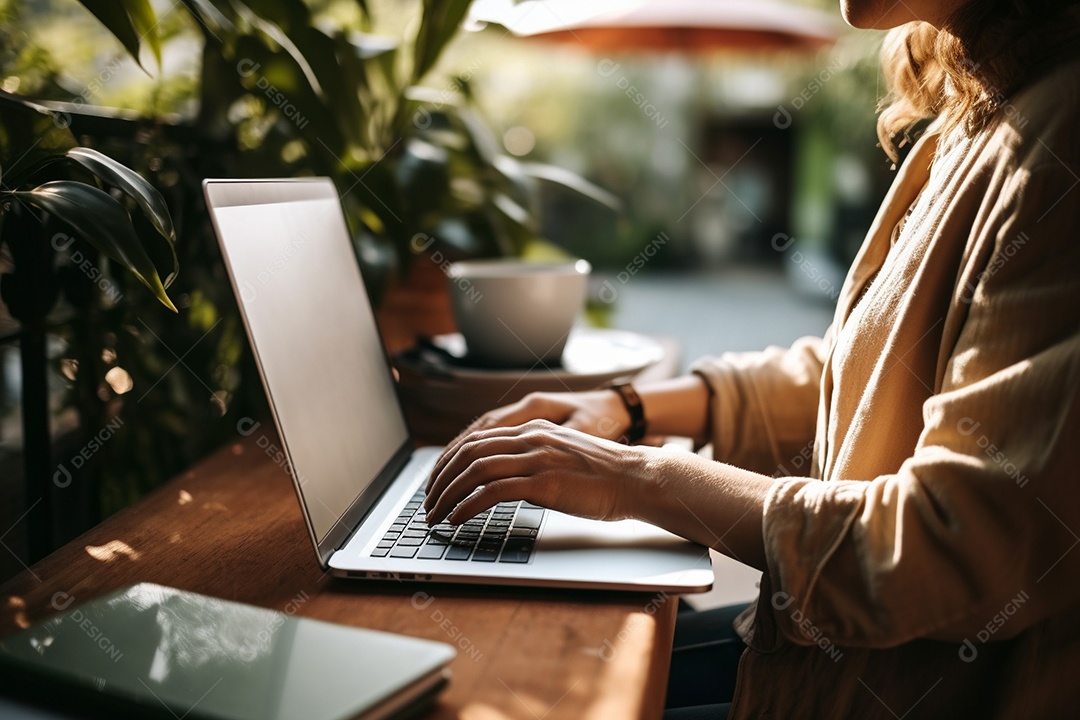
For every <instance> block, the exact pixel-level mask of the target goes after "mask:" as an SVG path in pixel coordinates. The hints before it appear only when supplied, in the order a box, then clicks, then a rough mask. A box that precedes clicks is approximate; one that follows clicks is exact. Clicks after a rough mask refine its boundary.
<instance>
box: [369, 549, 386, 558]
mask: <svg viewBox="0 0 1080 720" xmlns="http://www.w3.org/2000/svg"><path fill="white" fill-rule="evenodd" d="M388 554H390V548H388V547H377V548H375V549H374V550H372V551H371V557H386V556H387V555H388Z"/></svg>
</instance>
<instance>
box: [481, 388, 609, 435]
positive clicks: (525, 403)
mask: <svg viewBox="0 0 1080 720" xmlns="http://www.w3.org/2000/svg"><path fill="white" fill-rule="evenodd" d="M530 420H547V421H549V422H552V423H555V424H556V425H562V426H563V427H567V428H570V429H572V430H578V431H580V432H584V433H588V434H589V435H595V436H596V437H600V438H604V439H605V440H618V439H619V438H621V437H622V436H623V435H624V434H625V433H626V431H627V429H629V427H630V413H629V412H628V411H627V410H626V406H625V405H623V402H622V399H621V398H620V397H619V394H618V393H616V392H615V391H613V390H592V391H589V392H580V393H570V392H565V393H539V392H536V393H530V394H529V395H526V396H525V397H524V398H522V399H521V400H519V401H517V402H516V403H513V404H511V405H507V406H505V407H501V408H498V409H496V410H492V411H490V412H488V413H485V414H484V415H482V416H480V418H479V419H478V420H476V422H474V423H473V424H472V425H470V426H469V427H468V428H467V429H466V430H465V432H464V433H462V435H465V434H468V433H471V432H474V431H476V430H488V429H491V428H497V427H515V426H517V425H524V424H525V423H527V422H529V421H530Z"/></svg>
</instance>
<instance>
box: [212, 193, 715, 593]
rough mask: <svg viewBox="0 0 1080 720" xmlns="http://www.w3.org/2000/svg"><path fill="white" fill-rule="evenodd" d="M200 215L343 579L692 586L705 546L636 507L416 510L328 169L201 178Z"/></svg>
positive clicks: (411, 477)
mask: <svg viewBox="0 0 1080 720" xmlns="http://www.w3.org/2000/svg"><path fill="white" fill-rule="evenodd" d="M203 187H204V191H205V194H206V200H207V205H208V207H209V210H210V216H211V218H212V220H213V223H214V229H215V230H216V232H217V237H218V241H219V242H220V244H221V249H222V255H223V256H224V259H225V265H226V267H227V268H228V272H229V277H230V278H231V280H232V284H233V289H234V290H235V292H236V297H237V301H238V303H239V305H240V311H241V314H242V315H243V318H244V324H245V326H246V328H247V333H248V337H249V339H250V341H251V346H252V349H253V350H254V353H255V358H256V361H257V363H258V366H259V372H260V374H261V376H262V380H263V384H264V386H265V388H266V394H267V397H268V399H269V402H270V407H271V410H272V412H273V416H274V420H275V422H276V423H277V427H278V432H279V435H280V439H281V445H282V449H283V451H284V456H285V459H286V462H287V463H288V467H287V470H288V471H289V474H290V475H291V477H292V478H293V484H294V486H295V488H296V495H297V497H298V498H299V500H300V505H301V507H302V509H303V513H304V519H305V521H306V523H307V528H308V532H309V534H310V536H311V542H312V544H313V545H314V547H315V553H316V555H317V556H318V559H319V563H320V565H321V566H322V567H323V568H324V569H325V570H328V571H329V572H330V573H332V574H334V575H337V576H341V577H350V578H369V579H385V578H396V579H401V580H419V581H438V582H460V583H486V584H498V585H534V586H549V587H575V588H595V589H612V590H636V591H659V590H663V591H671V592H699V591H704V590H708V589H709V588H710V587H711V586H712V582H713V573H712V565H711V561H710V558H709V553H708V550H707V549H706V548H704V547H701V546H700V545H696V544H694V543H691V542H689V541H687V540H684V539H682V538H679V537H676V536H675V535H672V534H671V533H668V532H666V531H663V530H660V529H659V528H656V527H654V526H652V525H649V524H647V523H643V522H639V521H636V520H623V521H619V522H600V521H595V520H585V519H581V518H577V517H573V516H570V515H566V514H563V513H559V512H556V511H553V510H548V509H543V508H537V507H535V506H530V505H528V504H527V503H507V504H503V505H500V506H497V507H496V508H494V509H492V510H491V511H489V512H487V513H485V514H484V515H483V517H480V518H478V519H476V520H473V521H470V522H469V523H466V524H465V525H462V526H461V527H460V528H455V527H451V526H449V525H443V526H440V527H436V528H432V529H430V530H429V529H428V528H427V527H426V525H425V524H424V518H423V510H422V505H421V499H422V492H423V488H424V486H425V484H426V481H427V478H428V475H429V474H430V472H431V469H432V467H433V466H434V463H435V461H436V459H437V458H438V455H439V452H440V448H432V447H426V448H416V447H414V443H413V441H412V439H411V438H410V436H409V431H408V428H407V426H406V423H405V418H404V415H403V413H402V410H401V406H400V404H399V402H398V398H397V394H396V388H395V384H394V379H393V374H392V372H391V368H390V365H389V362H388V359H387V356H386V353H385V350H384V348H383V345H382V342H381V339H380V336H379V332H378V328H377V327H376V324H375V317H374V314H373V311H372V308H371V305H370V304H369V302H368V297H367V293H366V291H365V288H364V283H363V280H362V278H361V276H360V271H359V267H358V265H357V262H356V256H355V254H354V251H353V246H352V243H351V241H350V236H349V232H348V229H347V226H346V224H345V217H344V214H343V213H342V210H341V204H340V200H339V198H338V195H337V191H336V190H335V188H334V185H333V184H332V183H331V181H330V180H329V179H326V178H314V179H294V180H206V181H205V182H204V183H203Z"/></svg>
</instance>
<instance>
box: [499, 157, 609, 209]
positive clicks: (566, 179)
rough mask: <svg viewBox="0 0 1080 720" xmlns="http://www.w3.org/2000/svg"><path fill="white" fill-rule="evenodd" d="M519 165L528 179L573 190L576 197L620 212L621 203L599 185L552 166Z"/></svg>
mask: <svg viewBox="0 0 1080 720" xmlns="http://www.w3.org/2000/svg"><path fill="white" fill-rule="evenodd" d="M520 165H521V169H522V171H523V172H524V173H525V174H526V175H528V176H529V177H534V178H536V179H537V180H546V181H547V182H552V183H555V184H556V185H562V186H563V187H565V188H568V189H570V190H573V191H574V192H576V193H577V194H578V195H581V196H582V197H586V198H588V199H590V200H592V201H593V202H597V203H600V204H601V205H603V206H604V207H607V208H610V209H611V210H614V211H615V212H622V208H623V205H622V201H621V200H619V198H618V197H617V196H615V195H614V194H612V193H610V192H608V191H607V190H605V189H604V188H602V187H600V186H599V185H596V184H594V183H591V182H589V181H588V180H586V179H585V178H583V177H581V176H580V175H578V174H577V173H573V172H570V171H569V170H566V169H565V168H561V167H556V166H554V165H545V164H543V163H521V164H520Z"/></svg>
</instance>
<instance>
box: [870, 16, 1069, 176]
mask: <svg viewBox="0 0 1080 720" xmlns="http://www.w3.org/2000/svg"><path fill="white" fill-rule="evenodd" d="M1078 7H1080V0H970V1H969V2H968V3H967V4H966V5H964V6H963V7H962V8H961V9H960V10H959V11H958V12H957V13H956V14H954V15H953V16H952V18H951V19H950V20H949V21H948V22H947V23H943V24H942V27H941V28H940V29H939V28H936V27H934V26H932V25H930V24H928V23H925V22H913V23H908V24H907V25H903V26H901V27H898V28H896V29H895V30H892V31H891V32H890V33H889V34H888V35H887V36H886V38H885V43H884V45H883V47H882V51H881V60H882V63H881V64H882V68H883V70H884V74H885V82H886V86H887V87H888V89H889V92H888V95H886V97H885V98H884V100H883V101H882V103H881V114H880V115H879V116H878V138H879V139H880V141H881V146H882V148H883V149H884V150H885V152H886V154H888V155H889V157H890V158H892V159H893V160H894V161H896V160H897V158H898V154H899V153H898V151H899V148H901V147H903V146H904V145H905V144H907V143H909V142H911V140H912V133H913V129H914V128H915V127H917V126H920V124H921V123H922V122H923V121H925V120H927V119H930V118H937V119H938V120H939V122H940V125H941V128H942V130H943V131H944V132H950V131H953V130H960V131H962V132H965V133H967V134H969V135H971V134H974V133H976V132H978V131H979V130H981V129H983V128H985V127H986V126H987V125H989V124H990V123H991V122H992V121H994V120H995V118H998V117H1000V116H1001V112H1000V110H1001V109H1002V108H1003V107H1005V106H1006V105H1007V104H1008V100H1009V98H1010V97H1011V96H1012V95H1013V94H1015V93H1016V91H1017V90H1019V89H1020V88H1021V87H1023V85H1024V84H1025V83H1026V82H1027V81H1028V80H1030V79H1031V78H1032V77H1034V76H1036V75H1038V74H1039V72H1040V71H1041V70H1044V69H1045V66H1046V65H1047V64H1050V63H1052V62H1054V61H1055V60H1057V59H1059V58H1060V57H1062V55H1064V54H1068V53H1070V52H1073V53H1075V52H1078V51H1080V46H1078V40H1080V14H1078Z"/></svg>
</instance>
